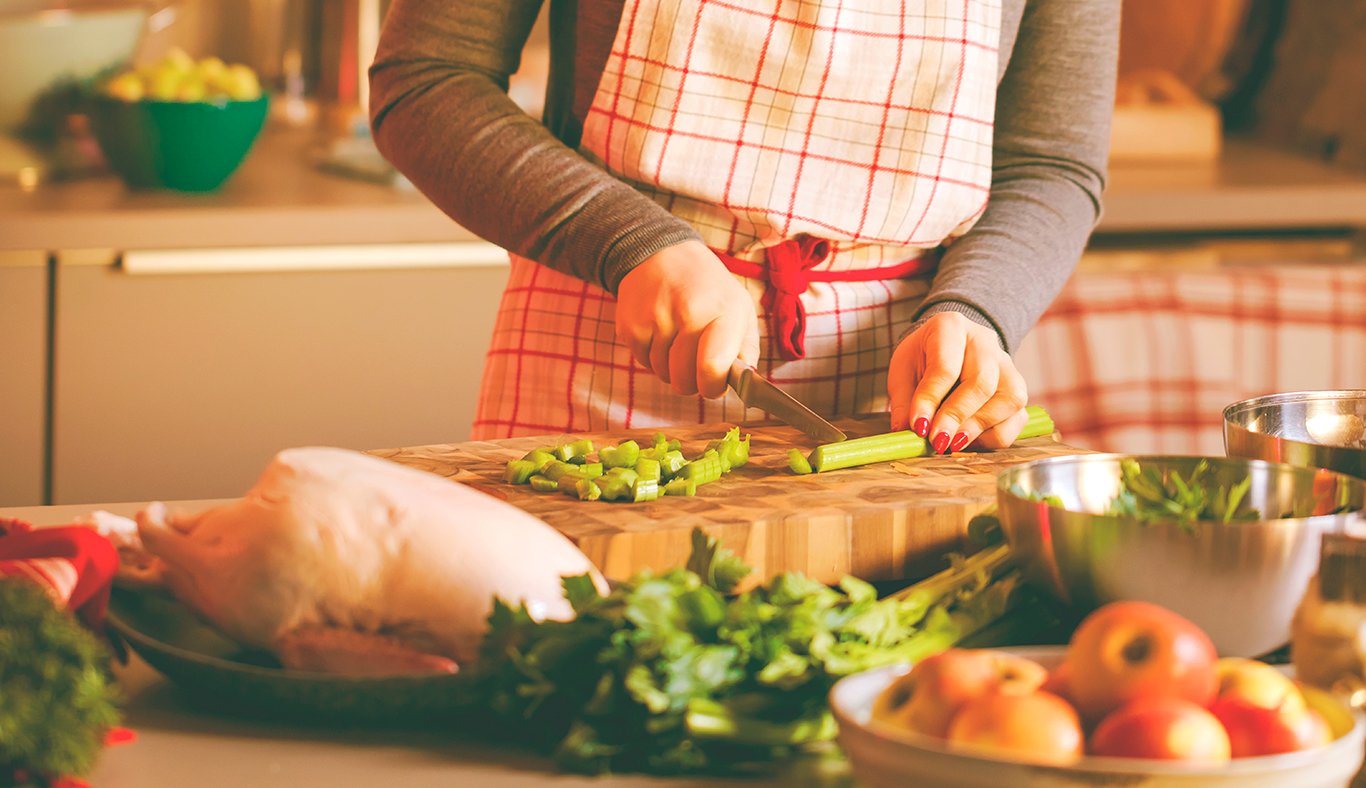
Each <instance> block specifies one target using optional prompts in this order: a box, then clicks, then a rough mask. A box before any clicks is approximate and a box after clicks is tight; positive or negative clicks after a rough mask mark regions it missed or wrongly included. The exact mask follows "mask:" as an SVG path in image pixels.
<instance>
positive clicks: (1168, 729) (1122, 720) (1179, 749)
mask: <svg viewBox="0 0 1366 788" xmlns="http://www.w3.org/2000/svg"><path fill="white" fill-rule="evenodd" d="M1230 751H1231V746H1230V744H1229V737H1228V734H1227V733H1225V732H1224V726H1223V725H1221V724H1219V720H1218V719H1217V718H1216V717H1215V716H1214V715H1213V714H1211V713H1210V712H1209V711H1207V710H1206V709H1204V708H1201V707H1200V706H1197V705H1196V704H1194V703H1191V702H1190V701H1188V700H1185V699H1183V698H1174V697H1171V696H1162V695H1158V696H1154V697H1150V698H1140V699H1138V700H1135V701H1131V702H1129V703H1126V704H1125V705H1123V706H1121V707H1119V708H1118V709H1116V710H1115V711H1114V712H1113V713H1111V714H1110V715H1109V716H1107V717H1106V718H1105V719H1103V720H1101V722H1100V725H1098V726H1096V730H1095V732H1094V733H1092V734H1091V753H1092V754H1094V755H1105V756H1110V757H1115V758H1160V759H1163V760H1172V761H1183V762H1186V763H1189V764H1192V765H1203V766H1217V765H1219V764H1222V763H1225V762H1226V761H1228V759H1229V755H1230Z"/></svg>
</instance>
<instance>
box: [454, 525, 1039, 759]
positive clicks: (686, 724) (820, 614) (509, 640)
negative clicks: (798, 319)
mask: <svg viewBox="0 0 1366 788" xmlns="http://www.w3.org/2000/svg"><path fill="white" fill-rule="evenodd" d="M1008 559H1009V553H1008V549H1007V548H1006V547H1005V546H1004V545H1000V546H997V547H995V548H990V549H988V550H984V551H982V552H980V553H978V554H977V555H974V556H972V557H970V558H967V559H956V560H955V562H954V565H953V566H952V567H951V568H950V569H948V570H946V571H945V572H942V573H940V574H939V575H935V576H934V577H932V578H929V579H928V580H926V581H924V582H922V583H919V584H916V585H914V586H911V587H910V588H907V589H905V590H904V591H902V592H899V593H898V594H897V595H894V596H892V597H888V598H886V599H882V600H879V599H877V594H876V591H875V590H874V589H873V587H872V586H871V585H869V584H868V583H865V582H863V581H861V580H858V579H855V578H852V577H846V578H845V579H844V580H843V581H841V582H840V584H839V586H838V587H835V588H831V587H829V586H826V585H824V584H821V583H818V582H815V581H813V580H810V579H808V578H806V577H804V576H803V575H800V574H796V573H789V574H782V575H778V576H776V577H774V578H772V579H771V580H769V581H768V582H767V583H765V584H763V585H760V586H758V587H755V588H753V589H751V590H748V591H745V592H744V593H741V594H738V595H730V594H731V592H733V591H734V589H735V588H736V586H737V584H738V583H739V582H740V581H741V580H743V579H744V577H745V576H746V575H747V574H748V573H749V567H748V566H746V565H744V564H743V563H742V562H740V561H739V560H738V559H736V558H735V556H733V555H732V554H730V552H729V551H727V550H724V549H722V548H720V547H719V545H718V544H717V542H716V540H714V539H710V538H708V537H707V536H706V535H705V534H703V533H702V532H701V531H700V530H695V531H694V532H693V555H692V557H691V559H690V560H689V561H688V563H687V565H686V566H685V567H682V568H676V569H672V570H670V571H667V572H663V573H660V574H654V573H650V572H642V573H640V574H638V575H636V576H635V577H633V578H632V579H630V580H629V581H627V582H623V583H620V584H618V585H617V586H616V587H615V588H614V589H613V590H612V591H611V593H609V594H608V595H606V596H602V595H599V593H598V592H597V590H596V589H595V588H594V586H593V584H592V582H591V581H590V580H589V578H588V577H587V576H586V575H585V576H580V577H570V578H565V581H564V587H565V591H566V595H567V597H568V599H569V601H570V602H571V604H572V605H573V607H574V611H575V613H576V617H575V618H574V620H572V621H566V622H558V621H545V622H541V623H536V622H534V621H532V620H531V617H530V616H529V615H528V614H527V611H526V610H525V608H513V607H510V606H508V605H506V604H504V603H503V602H502V601H501V600H495V605H494V612H493V614H492V616H491V617H490V625H491V628H490V631H489V633H488V635H487V636H486V639H485V644H484V649H485V651H484V654H483V661H482V663H481V669H482V670H484V671H486V677H485V680H484V681H483V682H482V686H483V690H484V692H485V693H486V696H485V698H484V702H485V703H487V705H488V706H489V707H490V708H491V709H492V710H493V711H494V712H495V713H496V714H497V715H498V717H500V718H501V719H502V720H503V722H504V723H506V724H507V725H508V727H509V729H510V730H515V731H517V732H518V733H519V734H520V735H523V736H525V735H527V733H528V732H530V733H531V734H532V735H533V736H535V737H537V738H539V739H540V740H541V741H542V742H544V743H546V744H548V745H550V746H553V747H554V748H555V753H556V756H557V759H558V760H559V762H560V763H561V765H562V766H564V767H565V768H568V769H572V770H575V771H580V772H586V773H606V772H608V771H647V772H655V773H664V774H677V773H685V772H699V771H718V770H726V769H728V768H734V767H736V766H738V765H739V764H742V763H751V762H758V761H772V760H773V759H774V758H781V757H783V756H785V755H789V754H795V753H797V752H799V751H801V750H803V749H804V748H808V747H811V746H815V745H818V744H819V743H821V742H825V741H828V740H830V739H832V738H833V737H834V734H835V723H834V720H833V718H832V717H831V715H830V712H829V709H828V707H827V705H826V697H827V694H828V693H829V691H830V687H831V686H832V685H833V684H834V682H835V681H836V680H837V679H839V678H840V677H842V676H846V675H849V674H851V673H856V672H858V671H861V670H865V669H868V668H873V667H878V666H881V665H886V664H891V663H896V662H905V661H913V660H917V659H920V658H923V657H925V656H928V655H930V654H934V653H937V652H939V651H942V650H944V649H946V648H949V647H950V646H952V645H954V644H955V643H957V642H958V641H959V640H961V639H962V638H963V637H966V636H967V635H968V634H970V633H972V632H974V631H977V630H979V629H982V628H983V627H985V626H987V625H989V624H991V623H992V622H994V621H996V620H997V619H999V618H1001V616H1002V615H1004V614H1005V612H1006V611H1007V610H1008V609H1009V608H1010V607H1011V605H1012V604H1013V603H1014V602H1015V600H1016V598H1017V597H1019V596H1020V594H1018V593H1017V591H1018V590H1019V589H1020V586H1021V579H1020V576H1019V574H1018V572H1017V571H1014V570H1011V569H1010V568H1009V560H1008Z"/></svg>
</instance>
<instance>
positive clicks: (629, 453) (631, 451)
mask: <svg viewBox="0 0 1366 788" xmlns="http://www.w3.org/2000/svg"><path fill="white" fill-rule="evenodd" d="M639 459H640V444H639V443H636V442H635V441H624V442H622V443H620V444H618V445H616V446H605V447H603V448H602V449H599V450H598V460H599V461H600V462H601V463H602V467H604V468H629V467H631V466H633V465H635V464H636V462H637V461H638V460H639Z"/></svg>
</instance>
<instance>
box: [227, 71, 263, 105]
mask: <svg viewBox="0 0 1366 788" xmlns="http://www.w3.org/2000/svg"><path fill="white" fill-rule="evenodd" d="M220 84H221V86H222V88H223V92H225V93H227V94H228V98H230V99H232V100H233V101H255V100H256V99H258V98H260V97H261V83H260V81H259V80H257V78H256V72H255V71H252V70H251V67H250V66H245V65H243V64H241V63H235V64H233V65H231V66H228V71H227V74H226V75H224V77H223V79H222V80H221V81H220Z"/></svg>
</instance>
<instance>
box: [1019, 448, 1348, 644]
mask: <svg viewBox="0 0 1366 788" xmlns="http://www.w3.org/2000/svg"><path fill="white" fill-rule="evenodd" d="M1128 456H1130V455H1119V454H1091V455H1077V456H1071V457H1056V458H1052V459H1045V460H1036V461H1034V462H1028V463H1024V464H1022V465H1017V466H1015V467H1014V468H1011V469H1009V470H1007V471H1005V472H1003V473H1002V474H1001V475H1000V476H999V477H998V479H997V490H996V495H997V501H998V503H999V517H1000V520H1001V528H1002V530H1003V531H1004V532H1005V535H1006V538H1007V540H1008V541H1009V542H1010V544H1011V547H1012V548H1013V549H1014V550H1015V551H1016V553H1017V554H1018V555H1019V556H1020V557H1021V560H1022V561H1023V563H1024V566H1025V571H1026V573H1027V574H1028V576H1029V578H1030V579H1031V581H1032V582H1034V583H1035V584H1036V585H1038V586H1039V587H1041V588H1043V589H1045V590H1047V591H1048V592H1049V593H1051V594H1052V595H1053V596H1055V597H1057V598H1058V599H1060V600H1061V601H1063V602H1064V603H1066V604H1068V605H1070V606H1072V607H1074V608H1075V609H1077V610H1078V611H1079V612H1083V613H1084V612H1089V611H1090V610H1092V609H1094V608H1096V607H1099V606H1100V605H1103V604H1106V603H1108V602H1114V601H1118V600H1128V599H1133V600H1142V601H1146V602H1152V603H1154V604H1158V605H1161V606H1163V607H1166V608H1168V609H1170V610H1173V611H1175V612H1177V613H1178V614H1180V615H1182V616H1185V617H1186V618H1188V619H1190V620H1191V621H1193V622H1195V624H1196V625H1198V626H1199V627H1200V628H1202V629H1203V630H1205V632H1206V633H1208V634H1209V636H1210V639H1211V640H1213V641H1214V645H1215V647H1216V648H1217V649H1218V650H1219V653H1220V655H1222V656H1243V657H1253V656H1258V655H1260V654H1264V653H1266V652H1269V651H1272V650H1274V649H1276V648H1278V647H1279V646H1281V645H1283V644H1285V643H1286V642H1288V641H1289V639H1290V620H1291V618H1292V617H1293V615H1294V612H1295V607H1296V606H1297V605H1298V604H1299V601H1300V598H1301V597H1302V596H1303V595H1304V591H1305V588H1306V586H1307V585H1308V583H1309V579H1310V578H1311V577H1312V576H1313V574H1314V572H1315V571H1317V569H1318V558H1319V541H1320V537H1321V535H1322V534H1323V533H1325V532H1329V531H1342V530H1357V529H1360V528H1362V527H1363V521H1362V520H1361V515H1360V513H1359V510H1361V509H1362V508H1363V506H1366V482H1363V481H1362V480H1360V479H1356V478H1353V477H1351V476H1347V475H1344V474H1340V473H1335V472H1333V471H1327V470H1312V469H1307V468H1297V467H1294V466H1291V465H1285V464H1278V463H1269V462H1263V461H1260V460H1248V459H1241V458H1230V459H1225V458H1216V457H1210V458H1200V457H1148V456H1134V457H1133V459H1135V460H1138V461H1139V463H1140V464H1141V465H1143V466H1145V467H1147V466H1153V467H1156V468H1158V469H1159V471H1160V473H1161V474H1162V475H1163V477H1164V478H1166V477H1167V475H1168V474H1170V473H1171V472H1172V471H1176V472H1178V473H1180V474H1181V477H1182V478H1183V479H1184V478H1189V474H1190V472H1191V471H1192V470H1193V469H1194V468H1195V466H1196V464H1197V463H1199V462H1200V461H1201V459H1204V460H1205V461H1206V462H1208V463H1209V465H1210V466H1211V476H1210V482H1211V483H1212V484H1215V485H1229V486H1232V485H1234V484H1236V483H1238V482H1240V481H1241V480H1243V479H1244V478H1245V477H1247V476H1249V475H1250V476H1251V477H1252V482H1251V488H1250V489H1249V490H1248V492H1247V494H1246V495H1245V496H1244V498H1243V501H1242V503H1241V504H1240V505H1239V507H1238V512H1239V513H1242V512H1247V511H1250V510H1254V509H1255V510H1257V511H1259V512H1261V513H1262V514H1263V517H1264V518H1266V519H1258V520H1245V521H1238V522H1231V523H1227V524H1225V523H1219V522H1204V521H1201V522H1198V523H1196V527H1195V528H1194V530H1193V532H1188V531H1186V530H1183V529H1182V528H1181V527H1180V526H1179V525H1178V524H1176V523H1175V522H1170V523H1154V524H1146V523H1144V522H1141V521H1139V520H1136V519H1134V518H1132V517H1126V516H1109V515H1106V514H1105V511H1106V510H1107V509H1108V508H1109V505H1110V502H1111V501H1112V500H1113V499H1114V498H1115V496H1116V495H1117V494H1118V493H1119V491H1120V489H1121V471H1120V462H1121V460H1123V459H1125V458H1126V457H1128ZM1017 485H1018V489H1019V490H1020V491H1021V492H1022V493H1023V494H1024V495H1025V496H1028V495H1031V494H1038V495H1056V496H1058V498H1060V499H1061V502H1062V504H1063V508H1057V507H1054V506H1050V505H1049V504H1048V503H1045V502H1042V501H1038V500H1031V499H1030V498H1027V497H1022V496H1021V495H1017V494H1016V493H1015V492H1012V488H1015V487H1016V486H1017ZM1338 510H1341V513H1337V514H1328V513H1327V512H1334V511H1338ZM1287 512H1302V513H1305V514H1307V515H1308V516H1301V517H1284V514H1285V513H1287Z"/></svg>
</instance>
